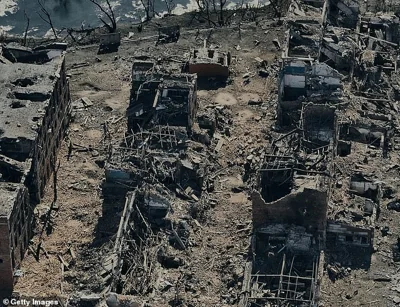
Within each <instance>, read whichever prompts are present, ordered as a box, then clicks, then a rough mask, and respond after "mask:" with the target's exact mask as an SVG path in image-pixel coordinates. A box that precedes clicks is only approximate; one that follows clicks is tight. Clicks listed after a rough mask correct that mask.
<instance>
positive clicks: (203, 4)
mask: <svg viewBox="0 0 400 307" xmlns="http://www.w3.org/2000/svg"><path fill="white" fill-rule="evenodd" d="M215 1H216V0H196V4H197V7H198V9H199V14H198V15H197V16H200V17H201V18H203V19H206V20H207V22H208V25H209V26H211V24H212V25H214V26H217V24H216V23H215V22H214V21H213V20H212V18H211V8H212V7H214V4H215ZM214 11H216V8H215V7H214Z"/></svg>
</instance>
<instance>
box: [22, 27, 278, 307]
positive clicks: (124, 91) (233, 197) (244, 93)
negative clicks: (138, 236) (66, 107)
mask: <svg viewBox="0 0 400 307" xmlns="http://www.w3.org/2000/svg"><path fill="white" fill-rule="evenodd" d="M152 34H153V35H154V33H151V31H144V33H142V36H143V37H144V39H140V38H139V39H138V38H136V37H135V40H126V39H125V40H124V41H123V43H122V45H121V47H120V49H119V51H118V53H112V54H104V55H97V46H92V47H91V46H88V47H84V48H81V49H74V48H72V50H69V51H68V53H67V57H66V61H67V73H68V74H69V76H70V89H71V95H72V101H75V100H76V99H78V98H80V97H87V98H89V99H90V100H91V101H92V102H93V103H94V104H93V106H91V107H88V108H87V109H84V110H79V111H76V112H74V117H73V121H72V123H71V124H70V129H69V132H68V137H67V138H66V140H65V141H64V143H63V145H62V148H61V150H60V152H59V156H58V157H59V163H60V167H59V170H58V176H57V181H58V184H57V187H58V200H57V206H58V208H59V209H58V211H56V213H55V214H54V216H53V219H52V221H53V223H52V231H51V233H50V234H49V235H45V237H44V240H43V244H42V246H43V247H44V249H45V250H46V253H45V252H42V253H41V255H40V259H39V261H36V260H35V258H34V256H33V255H32V254H31V253H28V255H27V256H26V257H25V259H24V261H23V264H22V267H21V270H22V271H23V272H24V276H23V277H21V278H20V279H19V281H18V283H17V285H16V289H15V290H16V291H17V292H19V293H21V294H24V295H27V296H42V297H46V296H52V295H57V296H59V297H64V298H67V297H69V296H70V295H72V294H73V293H74V292H76V291H84V290H85V289H90V288H91V287H92V286H93V285H90V282H89V281H90V280H91V276H90V275H91V274H92V273H94V272H96V271H98V270H99V269H100V263H96V259H97V258H96V256H97V255H96V253H101V246H103V245H104V244H105V245H106V244H108V243H109V242H110V241H112V240H113V239H114V235H115V233H116V229H117V227H118V223H119V218H120V214H121V211H122V210H123V205H124V204H123V202H116V203H115V204H111V205H110V204H105V203H104V202H103V199H102V194H101V183H102V181H103V179H104V169H103V168H102V166H103V165H104V160H105V159H106V153H107V148H106V147H107V142H106V141H105V135H104V123H105V122H106V121H107V122H108V123H109V124H108V127H109V129H110V132H111V135H112V138H113V139H115V140H116V141H119V140H121V138H123V135H124V132H125V131H126V118H125V111H126V108H127V106H128V100H129V92H130V75H131V66H132V57H133V56H134V55H135V54H148V55H151V56H153V57H155V58H163V57H168V56H171V55H175V56H176V57H177V58H179V57H181V58H183V57H184V56H185V54H186V53H188V52H189V50H190V48H193V47H195V46H197V47H201V46H203V43H204V39H205V38H208V44H209V45H213V46H218V47H219V48H220V49H221V50H222V51H230V52H231V53H232V56H233V64H232V66H231V77H230V80H229V82H228V84H227V85H226V86H223V87H220V88H218V89H216V90H205V89H201V88H199V91H198V100H199V112H201V111H202V110H204V109H205V108H219V109H220V110H221V112H223V113H224V114H225V116H226V118H227V120H228V119H229V131H230V136H229V137H228V136H226V135H222V137H223V138H224V144H223V146H222V148H221V150H220V151H219V152H218V153H216V152H215V153H214V157H215V160H216V162H215V163H214V168H213V170H214V172H216V173H215V176H214V177H215V191H214V192H212V193H210V199H212V201H211V204H210V209H209V210H208V212H207V219H206V220H205V221H204V222H202V223H201V224H200V225H195V227H193V234H192V237H193V238H194V240H195V242H196V244H195V246H193V247H191V248H190V249H189V250H188V251H187V252H181V255H180V256H181V257H183V258H184V259H185V266H184V267H181V268H179V269H163V270H162V272H161V278H162V280H164V281H166V282H168V284H176V282H177V280H178V278H180V279H182V276H184V278H183V280H187V281H185V283H186V284H187V286H186V287H184V288H185V289H186V290H185V291H184V296H185V297H184V300H185V301H186V302H187V303H188V304H191V306H225V305H232V304H236V303H237V302H238V298H239V295H240V291H241V279H242V277H243V268H244V263H245V260H246V259H247V257H248V250H249V245H250V241H249V238H250V233H251V203H250V201H249V188H248V187H247V186H246V183H244V182H243V179H242V178H243V174H244V169H243V164H244V163H245V162H246V158H247V157H248V156H249V155H251V154H253V155H254V156H255V160H254V163H257V162H259V161H260V158H259V157H257V153H258V152H257V150H259V149H260V148H261V147H262V146H263V143H264V142H266V140H265V138H266V135H267V132H268V130H269V127H270V126H271V124H272V123H273V119H274V116H275V111H274V110H275V103H276V99H277V94H276V76H277V72H278V69H279V65H278V62H277V59H278V57H279V54H280V52H281V51H280V50H278V49H277V48H276V46H275V45H274V44H273V43H272V38H277V39H279V40H280V41H283V36H284V31H283V28H282V27H281V26H276V22H272V23H271V22H265V23H264V24H259V25H255V24H247V25H244V26H242V28H241V30H240V34H239V30H238V28H236V29H235V28H222V29H212V30H202V31H200V32H197V30H189V31H186V32H185V31H182V33H181V37H180V40H179V42H178V43H176V44H175V43H174V44H167V45H159V46H156V45H155V37H154V36H153V35H152ZM239 36H241V39H240V37H239ZM146 37H147V38H146ZM256 57H258V58H261V59H262V60H265V61H266V62H267V63H268V71H269V73H270V76H269V77H261V76H259V75H258V70H259V65H260V64H259V61H257V60H255V58H256ZM258 60H259V59H258ZM87 64H89V65H87ZM243 77H245V78H243ZM247 80H249V81H250V82H248V81H247ZM251 100H253V101H257V100H262V101H263V103H262V105H257V106H254V105H249V101H251ZM71 143H72V144H73V146H72V148H73V150H72V154H71V156H70V157H69V158H68V154H69V148H71V147H70V144H71ZM211 146H215V141H214V143H213V145H211ZM257 160H258V161H257ZM211 175H213V172H211ZM47 190H48V191H47V193H46V196H45V198H44V200H43V201H42V203H41V204H40V205H39V206H38V207H37V211H38V212H37V215H38V216H40V215H43V214H44V213H45V212H47V210H48V209H49V206H50V204H51V202H52V200H53V188H52V186H51V184H49V186H48V188H47ZM175 205H176V206H179V207H180V208H175V210H181V211H182V212H184V211H186V210H187V209H186V208H185V206H188V204H187V203H185V202H181V203H179V204H174V206H175ZM110 206H111V207H112V208H110ZM41 227H42V225H41V224H40V223H39V224H38V227H37V229H36V233H37V235H35V237H34V241H36V242H37V240H38V233H40V231H41ZM71 251H72V252H71ZM59 256H61V257H62V259H63V260H64V261H65V262H67V263H68V268H65V272H64V274H62V269H61V263H60V257H59ZM185 276H186V277H185ZM187 276H190V278H187ZM174 298H175V291H174V289H171V290H168V291H161V290H160V291H156V292H155V295H154V296H153V297H148V298H146V299H147V300H148V301H149V303H151V304H153V305H152V306H169V304H170V303H169V302H171V300H174Z"/></svg>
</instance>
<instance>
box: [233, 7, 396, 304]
mask: <svg viewBox="0 0 400 307" xmlns="http://www.w3.org/2000/svg"><path fill="white" fill-rule="evenodd" d="M313 5H316V4H315V3H313ZM322 14H323V15H322V23H323V24H324V25H325V27H321V28H320V31H321V32H320V33H319V34H318V31H315V30H316V29H317V27H314V28H313V26H312V25H313V22H312V21H311V20H312V19H311V18H310V20H306V21H304V20H301V18H298V17H296V18H295V21H291V22H289V23H288V27H289V31H288V33H287V35H288V40H287V47H286V49H285V52H284V53H283V62H282V68H281V74H280V78H279V79H278V85H279V90H278V101H277V123H278V125H279V126H280V127H286V128H291V129H292V130H289V132H287V133H285V134H282V135H281V136H280V137H278V138H276V139H274V140H273V141H272V144H271V148H270V150H269V153H268V154H267V155H266V156H265V158H264V160H263V162H262V163H261V164H260V165H259V167H258V180H257V183H256V185H255V190H254V191H253V193H252V204H253V239H252V261H250V262H249V263H248V264H247V266H246V270H245V276H244V282H243V289H242V290H243V295H242V298H241V306H257V304H262V305H263V304H271V305H281V304H285V305H287V306H315V304H317V303H318V301H319V300H320V298H321V292H320V285H321V280H322V276H323V275H324V274H325V272H326V274H327V275H328V276H329V278H330V279H332V280H335V279H337V278H340V277H341V276H342V277H343V276H344V275H345V274H346V272H345V271H343V269H342V268H341V266H348V267H353V268H354V267H355V268H365V269H368V268H369V266H370V263H371V254H372V251H373V247H374V236H375V234H374V230H375V229H376V220H377V218H378V215H379V211H380V206H381V199H382V182H380V181H378V180H376V178H375V177H374V176H373V174H368V173H367V172H366V171H365V168H363V167H359V166H358V165H357V164H356V165H355V167H354V168H348V165H351V164H352V161H354V160H356V159H360V157H362V159H363V163H364V164H368V163H371V162H370V159H369V157H367V156H366V155H365V154H364V153H365V148H366V147H367V148H369V149H370V150H371V152H372V153H371V156H372V157H376V156H377V155H381V156H382V157H383V158H385V157H387V156H388V152H390V150H391V145H390V144H392V140H393V135H394V130H393V127H394V125H393V118H394V116H396V115H395V114H396V113H397V112H398V111H397V108H396V107H394V100H395V99H397V98H395V97H397V96H396V93H397V90H396V86H393V83H391V82H390V80H392V79H393V75H392V72H393V71H396V65H397V50H395V47H394V46H395V43H393V42H397V41H396V39H397V36H398V31H397V18H395V17H393V18H388V17H383V18H380V17H376V16H375V17H371V14H365V12H363V11H362V9H361V8H360V7H359V5H358V4H357V3H355V2H352V1H344V2H340V1H326V2H325V7H324V10H323V13H322ZM324 14H326V15H324ZM367 16H368V17H367ZM320 21H321V17H318V16H317V17H316V18H315V23H314V24H316V25H318V24H319V23H320ZM358 21H359V22H358ZM337 26H341V27H344V28H348V29H343V28H340V29H339V28H336V27H337ZM357 26H360V27H361V30H360V32H361V34H360V33H359V34H360V35H354V33H353V32H352V29H356V27H357ZM312 29H313V30H314V31H312ZM321 38H322V40H321ZM312 40H314V42H312ZM320 41H321V42H322V44H321V45H320V48H319V50H318V53H317V56H315V54H314V56H310V57H309V58H306V57H305V53H304V52H302V50H312V46H314V44H316V45H318V43H319V42H320ZM298 47H300V48H298ZM307 48H309V49H307ZM322 61H324V63H322ZM336 69H338V70H339V71H340V72H341V73H339V72H338V70H336ZM359 106H361V108H360V107H359ZM353 165H354V162H353ZM342 178H346V179H345V180H343V179H342ZM344 195H345V197H344ZM314 206H315V207H314ZM297 244H298V245H297ZM338 263H340V265H338ZM293 270H295V271H296V273H295V277H293Z"/></svg>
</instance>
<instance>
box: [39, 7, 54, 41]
mask: <svg viewBox="0 0 400 307" xmlns="http://www.w3.org/2000/svg"><path fill="white" fill-rule="evenodd" d="M37 2H38V4H39V7H40V12H37V13H38V15H39V17H40V18H41V19H42V20H43V21H44V22H45V23H47V24H48V25H49V26H50V27H51V30H52V31H53V34H54V37H55V38H56V39H58V35H57V32H56V29H55V28H54V25H53V20H52V19H51V15H50V13H49V11H48V10H47V9H46V7H45V5H44V1H43V0H37Z"/></svg>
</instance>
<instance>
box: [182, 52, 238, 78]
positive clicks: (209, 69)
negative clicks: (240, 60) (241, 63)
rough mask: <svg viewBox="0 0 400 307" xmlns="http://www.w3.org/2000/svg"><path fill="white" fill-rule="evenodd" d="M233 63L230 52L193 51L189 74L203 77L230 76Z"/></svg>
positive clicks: (189, 63)
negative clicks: (230, 67) (230, 66)
mask: <svg viewBox="0 0 400 307" xmlns="http://www.w3.org/2000/svg"><path fill="white" fill-rule="evenodd" d="M230 63H231V54H230V52H227V53H224V52H221V51H219V50H217V49H214V48H206V46H204V47H203V48H200V49H193V50H192V51H191V54H190V58H189V62H188V72H189V73H190V74H197V76H198V77H199V78H202V77H222V78H227V77H228V76H229V65H230Z"/></svg>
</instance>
